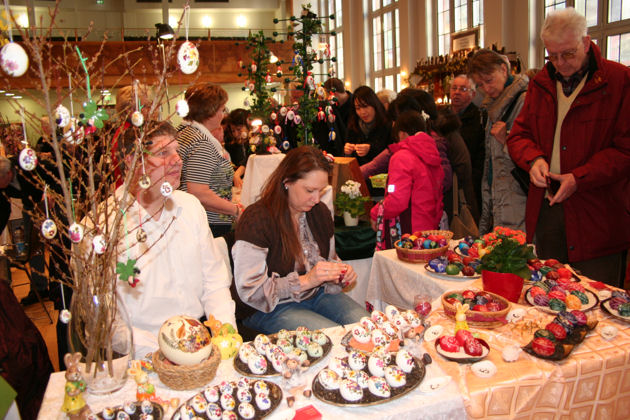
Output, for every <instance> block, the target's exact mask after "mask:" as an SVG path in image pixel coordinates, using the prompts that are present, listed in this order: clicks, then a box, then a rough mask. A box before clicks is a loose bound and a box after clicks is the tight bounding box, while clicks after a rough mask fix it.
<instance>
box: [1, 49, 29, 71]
mask: <svg viewBox="0 0 630 420" xmlns="http://www.w3.org/2000/svg"><path fill="white" fill-rule="evenodd" d="M0 67H2V70H4V72H5V73H6V74H8V75H9V76H12V77H20V76H21V75H23V74H24V73H26V70H27V69H28V55H26V51H24V48H22V46H21V45H20V44H17V43H15V42H9V43H8V44H6V45H5V46H4V47H2V50H0Z"/></svg>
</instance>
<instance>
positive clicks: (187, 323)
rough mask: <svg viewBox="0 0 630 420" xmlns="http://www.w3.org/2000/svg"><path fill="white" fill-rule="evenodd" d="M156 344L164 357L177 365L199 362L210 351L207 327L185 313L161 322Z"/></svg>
mask: <svg viewBox="0 0 630 420" xmlns="http://www.w3.org/2000/svg"><path fill="white" fill-rule="evenodd" d="M158 345H159V347H160V351H161V352H162V354H163V355H164V357H166V358H167V359H168V360H170V361H171V362H173V363H176V364H178V365H185V366H191V365H196V364H199V363H201V362H202V361H204V360H206V359H207V358H208V357H209V356H210V354H211V353H212V344H211V342H210V333H209V332H208V329H207V328H206V327H205V326H204V325H203V324H202V323H201V322H199V321H198V320H196V319H195V318H191V317H189V316H185V315H177V316H174V317H171V318H169V319H168V320H166V322H164V324H162V327H161V328H160V332H159V334H158Z"/></svg>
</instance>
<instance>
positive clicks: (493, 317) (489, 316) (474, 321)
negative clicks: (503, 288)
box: [442, 290, 511, 329]
mask: <svg viewBox="0 0 630 420" xmlns="http://www.w3.org/2000/svg"><path fill="white" fill-rule="evenodd" d="M462 292H463V290H449V291H448V292H446V293H444V294H443V295H442V307H443V308H444V314H446V316H448V317H449V318H451V319H452V320H455V314H456V313H457V309H456V308H455V305H451V304H450V303H448V302H447V301H446V296H447V295H450V294H451V293H462ZM486 293H488V294H489V295H491V296H492V297H493V298H494V300H496V301H497V302H501V303H502V304H503V305H505V307H504V308H503V309H501V310H500V311H496V312H481V311H473V310H472V309H469V310H467V311H466V322H467V323H468V325H469V326H471V327H478V328H488V329H492V328H498V327H500V326H502V325H505V324H506V322H507V321H506V319H505V317H506V315H507V314H508V312H509V311H510V306H511V305H510V302H509V301H508V300H507V299H505V298H504V297H502V296H499V295H497V294H495V293H491V292H486Z"/></svg>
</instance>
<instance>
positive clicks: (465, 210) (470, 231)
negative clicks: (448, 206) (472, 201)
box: [450, 173, 479, 238]
mask: <svg viewBox="0 0 630 420" xmlns="http://www.w3.org/2000/svg"><path fill="white" fill-rule="evenodd" d="M450 230H451V232H453V238H463V237H464V236H472V237H473V238H476V237H478V236H479V228H478V227H477V223H475V219H474V218H473V216H472V213H471V212H470V206H469V205H468V203H466V198H465V197H464V191H463V190H460V189H459V187H458V185H457V175H456V174H455V173H453V218H452V219H451V223H450Z"/></svg>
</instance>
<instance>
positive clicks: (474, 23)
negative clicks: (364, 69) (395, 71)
mask: <svg viewBox="0 0 630 420" xmlns="http://www.w3.org/2000/svg"><path fill="white" fill-rule="evenodd" d="M547 1H548V0H547ZM629 1H630V0H629ZM436 10H437V23H438V24H437V35H438V55H446V54H449V53H450V52H451V34H452V33H456V32H461V31H466V30H470V29H473V28H477V27H480V28H481V27H482V26H483V0H437V8H436ZM482 38H483V37H482V36H480V39H482Z"/></svg>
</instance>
